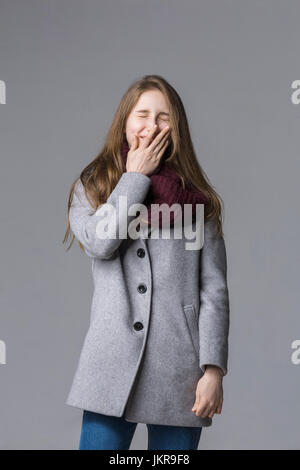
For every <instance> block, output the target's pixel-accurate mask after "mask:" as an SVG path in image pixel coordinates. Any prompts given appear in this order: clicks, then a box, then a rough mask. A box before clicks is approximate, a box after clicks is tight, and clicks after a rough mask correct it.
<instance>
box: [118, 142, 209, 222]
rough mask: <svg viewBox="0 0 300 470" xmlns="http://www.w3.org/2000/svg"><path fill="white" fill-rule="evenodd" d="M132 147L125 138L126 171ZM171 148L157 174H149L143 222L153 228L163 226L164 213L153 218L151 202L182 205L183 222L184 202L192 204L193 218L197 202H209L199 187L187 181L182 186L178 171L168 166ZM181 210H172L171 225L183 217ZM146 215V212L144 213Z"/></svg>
mask: <svg viewBox="0 0 300 470" xmlns="http://www.w3.org/2000/svg"><path fill="white" fill-rule="evenodd" d="M129 150H130V148H129V145H128V142H127V139H126V138H124V140H123V143H122V149H121V153H122V158H123V163H124V171H126V162H127V154H128V152H129ZM169 152H170V148H167V149H166V151H165V153H164V155H163V156H162V158H161V160H160V165H159V168H158V170H156V173H155V174H152V175H151V176H149V178H150V179H151V186H150V188H149V191H148V193H147V196H146V198H145V200H144V202H143V204H144V205H145V206H146V207H147V211H148V214H146V220H145V219H144V218H143V217H142V214H141V218H142V220H143V222H144V223H145V222H146V224H147V225H148V226H149V227H152V228H157V227H158V226H159V228H162V227H163V224H162V222H163V221H162V213H161V212H158V214H155V212H154V217H152V218H151V204H163V203H166V204H168V206H169V207H171V206H172V204H175V203H178V204H180V206H181V211H182V223H183V222H184V204H192V220H193V222H194V221H195V220H196V204H207V202H208V201H207V198H206V197H205V195H204V194H203V193H202V192H201V191H200V190H198V189H197V188H194V187H192V186H191V185H190V184H187V183H186V189H183V188H182V186H181V180H180V178H179V176H178V175H177V173H176V171H175V170H173V169H172V168H170V167H168V166H167V165H166V163H165V161H164V160H165V158H167V156H168V155H169ZM181 211H180V210H177V209H175V210H174V212H173V210H171V211H170V227H173V226H174V223H176V222H177V220H178V219H179V217H181ZM143 215H145V214H143Z"/></svg>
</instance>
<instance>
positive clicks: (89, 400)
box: [65, 172, 229, 427]
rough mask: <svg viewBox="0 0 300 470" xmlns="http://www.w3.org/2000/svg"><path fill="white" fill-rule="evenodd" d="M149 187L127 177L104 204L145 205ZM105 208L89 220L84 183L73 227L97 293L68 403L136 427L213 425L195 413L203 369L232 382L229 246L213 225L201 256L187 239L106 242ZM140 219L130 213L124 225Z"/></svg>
mask: <svg viewBox="0 0 300 470" xmlns="http://www.w3.org/2000/svg"><path fill="white" fill-rule="evenodd" d="M150 185H151V179H150V178H149V177H148V176H145V175H143V174H142V173H139V172H124V173H123V174H122V176H121V178H120V180H119V181H118V183H117V185H116V187H115V188H114V190H113V191H112V193H111V194H110V196H109V198H108V199H107V203H110V204H112V205H114V207H115V208H116V210H117V211H118V209H119V202H118V201H119V199H118V198H119V196H127V201H128V202H127V205H128V207H129V206H130V205H131V204H134V203H143V201H144V199H145V197H146V195H147V192H148V190H149V187H150ZM104 207H105V205H104V206H101V207H100V209H98V211H97V214H94V215H92V216H91V215H89V214H90V213H91V210H92V208H91V206H90V204H89V202H88V200H87V198H86V195H85V192H84V188H83V185H82V183H81V181H80V179H78V180H77V183H76V186H75V191H74V197H73V203H72V206H71V208H70V214H69V217H70V226H71V229H72V232H73V233H74V235H75V236H76V238H77V239H78V240H79V241H80V242H81V243H82V244H83V246H84V248H85V252H86V254H87V256H89V257H90V258H92V274H93V282H94V294H93V298H92V305H91V312H90V324H89V328H88V331H87V333H86V336H85V339H84V342H83V346H82V350H81V354H80V357H79V360H78V364H77V368H76V371H75V375H74V378H73V382H72V386H71V389H70V391H69V394H68V397H67V400H66V402H65V403H66V404H67V405H71V406H75V407H78V408H81V409H86V410H90V411H94V412H96V413H102V414H105V415H111V416H117V417H120V416H122V415H123V414H124V413H125V415H124V416H125V419H126V420H127V421H130V422H138V423H148V424H163V425H174V426H193V427H199V426H210V425H211V424H212V419H211V418H208V417H206V418H204V419H203V418H201V417H200V416H196V415H195V413H194V412H193V411H192V407H193V405H194V402H195V397H196V395H195V392H196V387H197V383H198V381H199V379H200V378H201V377H202V376H203V373H204V371H205V365H207V364H215V365H217V366H219V367H220V368H221V369H222V370H223V374H224V375H226V374H227V360H228V333H229V297H228V288H227V279H226V277H227V266H226V264H227V263H226V251H225V244H224V239H223V238H217V237H216V234H215V228H214V222H213V221H211V220H210V221H207V222H206V223H205V225H204V245H203V247H202V248H201V249H198V250H187V249H185V242H186V240H185V238H184V237H183V238H182V239H172V236H171V238H170V239H163V238H158V239H152V238H148V239H147V238H145V237H144V238H141V237H140V238H138V239H135V240H133V239H132V238H131V237H129V236H128V237H127V238H126V239H121V238H118V237H117V238H111V239H103V238H102V239H100V238H99V237H97V236H96V225H97V223H98V221H99V215H101V211H102V210H104ZM102 208H103V209H102ZM123 216H124V214H123ZM136 217H137V215H135V216H131V215H128V213H127V212H126V221H127V223H128V224H129V223H130V222H131V221H132V220H133V219H135V218H136ZM194 223H195V222H194ZM202 228H203V225H202ZM171 233H172V228H171Z"/></svg>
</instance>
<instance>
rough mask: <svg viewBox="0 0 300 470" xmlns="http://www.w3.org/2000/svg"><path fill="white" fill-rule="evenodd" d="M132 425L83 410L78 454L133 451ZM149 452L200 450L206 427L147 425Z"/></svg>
mask: <svg viewBox="0 0 300 470" xmlns="http://www.w3.org/2000/svg"><path fill="white" fill-rule="evenodd" d="M137 424H138V423H131V422H129V421H126V420H125V419H124V415H123V416H122V417H120V418H118V417H116V416H106V415H103V414H100V413H94V412H92V411H87V410H83V416H82V427H81V435H80V443H79V449H78V450H107V449H113V450H129V447H130V444H131V441H132V438H133V435H134V432H135V428H136V426H137ZM147 428H148V449H147V450H158V449H159V450H166V449H172V450H177V449H178V450H181V449H184V450H197V448H198V444H199V440H200V435H201V431H202V427H186V426H165V425H161V424H147Z"/></svg>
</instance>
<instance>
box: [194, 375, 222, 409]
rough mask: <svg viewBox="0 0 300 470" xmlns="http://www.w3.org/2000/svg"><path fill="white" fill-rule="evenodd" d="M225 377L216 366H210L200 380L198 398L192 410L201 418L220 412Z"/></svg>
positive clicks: (197, 390) (197, 391)
mask: <svg viewBox="0 0 300 470" xmlns="http://www.w3.org/2000/svg"><path fill="white" fill-rule="evenodd" d="M222 379H223V377H222V376H221V374H220V373H219V372H218V370H216V369H215V368H212V367H209V368H208V369H207V370H205V373H204V375H203V376H202V377H201V379H200V380H199V382H198V385H197V389H196V400H195V403H194V406H193V408H192V411H193V412H195V414H196V416H201V418H206V417H207V416H208V417H209V418H212V417H213V415H214V413H217V414H220V413H221V410H222V404H223V387H222Z"/></svg>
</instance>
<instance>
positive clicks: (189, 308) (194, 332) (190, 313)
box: [183, 304, 200, 357]
mask: <svg viewBox="0 0 300 470" xmlns="http://www.w3.org/2000/svg"><path fill="white" fill-rule="evenodd" d="M183 312H184V317H185V320H186V323H187V327H188V330H189V333H190V337H191V340H192V343H193V346H194V350H195V352H196V356H197V357H199V347H200V345H199V325H198V315H197V314H196V310H195V307H194V304H190V305H184V306H183Z"/></svg>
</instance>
